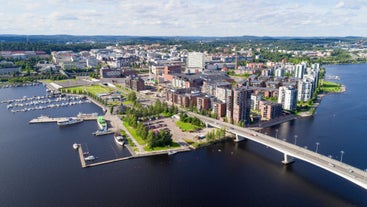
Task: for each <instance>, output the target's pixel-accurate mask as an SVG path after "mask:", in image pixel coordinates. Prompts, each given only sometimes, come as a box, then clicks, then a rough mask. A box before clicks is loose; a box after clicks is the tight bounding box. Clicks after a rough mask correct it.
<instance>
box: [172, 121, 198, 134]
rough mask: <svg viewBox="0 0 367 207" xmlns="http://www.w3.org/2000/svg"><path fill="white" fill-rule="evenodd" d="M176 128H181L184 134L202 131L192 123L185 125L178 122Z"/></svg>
mask: <svg viewBox="0 0 367 207" xmlns="http://www.w3.org/2000/svg"><path fill="white" fill-rule="evenodd" d="M176 126H178V127H180V129H181V130H182V131H184V132H190V131H196V130H198V129H200V127H197V126H195V125H193V124H191V123H185V122H182V121H177V122H176Z"/></svg>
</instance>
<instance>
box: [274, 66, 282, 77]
mask: <svg viewBox="0 0 367 207" xmlns="http://www.w3.org/2000/svg"><path fill="white" fill-rule="evenodd" d="M284 75H285V70H284V68H277V69H275V71H274V76H275V77H283V76H284Z"/></svg>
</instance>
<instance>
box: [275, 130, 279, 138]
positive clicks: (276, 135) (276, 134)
mask: <svg viewBox="0 0 367 207" xmlns="http://www.w3.org/2000/svg"><path fill="white" fill-rule="evenodd" d="M278 131H279V129H276V130H275V132H276V133H275V138H276V139H278Z"/></svg>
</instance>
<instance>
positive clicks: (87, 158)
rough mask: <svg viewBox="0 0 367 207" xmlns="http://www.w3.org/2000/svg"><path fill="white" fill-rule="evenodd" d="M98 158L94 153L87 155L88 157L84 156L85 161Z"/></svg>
mask: <svg viewBox="0 0 367 207" xmlns="http://www.w3.org/2000/svg"><path fill="white" fill-rule="evenodd" d="M95 159H96V158H95V157H94V156H93V155H89V156H87V157H84V160H85V161H93V160H95Z"/></svg>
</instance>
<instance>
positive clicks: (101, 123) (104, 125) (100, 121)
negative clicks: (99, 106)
mask: <svg viewBox="0 0 367 207" xmlns="http://www.w3.org/2000/svg"><path fill="white" fill-rule="evenodd" d="M97 124H98V127H99V129H100V130H101V131H107V122H106V121H105V120H104V119H103V116H99V117H98V118H97Z"/></svg>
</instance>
